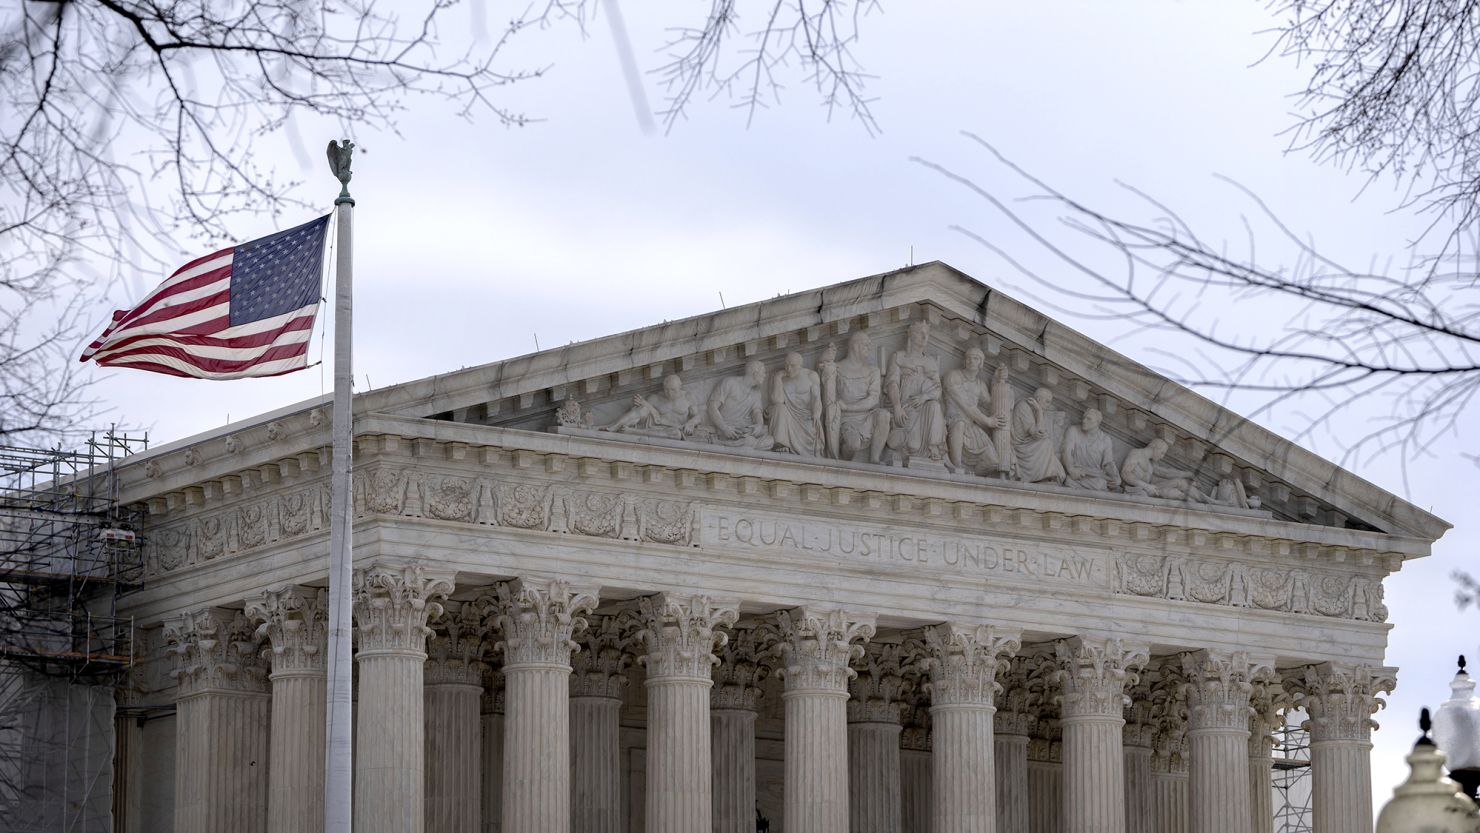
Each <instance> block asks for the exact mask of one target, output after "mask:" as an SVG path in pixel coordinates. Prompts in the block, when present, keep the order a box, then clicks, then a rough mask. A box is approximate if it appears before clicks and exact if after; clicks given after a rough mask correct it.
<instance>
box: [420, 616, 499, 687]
mask: <svg viewBox="0 0 1480 833" xmlns="http://www.w3.org/2000/svg"><path fill="white" fill-rule="evenodd" d="M431 628H432V638H431V639H430V640H428V641H427V664H426V669H425V675H426V677H425V679H426V682H427V684H428V685H437V684H439V683H452V684H457V685H482V676H483V654H484V652H485V651H486V650H487V648H488V643H487V641H486V640H485V637H486V636H487V635H488V625H487V623H486V621H485V619H484V616H483V611H482V610H480V608H479V605H477V604H475V603H473V602H444V603H443V604H442V613H441V615H439V616H437V617H436V618H435V619H432V620H431Z"/></svg>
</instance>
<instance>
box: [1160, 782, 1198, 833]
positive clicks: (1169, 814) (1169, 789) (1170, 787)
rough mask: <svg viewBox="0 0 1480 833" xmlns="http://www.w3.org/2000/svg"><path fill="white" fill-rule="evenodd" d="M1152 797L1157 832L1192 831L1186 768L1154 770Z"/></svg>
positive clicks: (1178, 832)
mask: <svg viewBox="0 0 1480 833" xmlns="http://www.w3.org/2000/svg"><path fill="white" fill-rule="evenodd" d="M1151 797H1152V804H1153V813H1154V815H1155V817H1156V831H1157V833H1190V830H1191V828H1190V826H1189V825H1188V821H1187V772H1186V771H1185V770H1182V771H1177V770H1171V769H1169V770H1166V771H1160V770H1153V771H1152V773H1151Z"/></svg>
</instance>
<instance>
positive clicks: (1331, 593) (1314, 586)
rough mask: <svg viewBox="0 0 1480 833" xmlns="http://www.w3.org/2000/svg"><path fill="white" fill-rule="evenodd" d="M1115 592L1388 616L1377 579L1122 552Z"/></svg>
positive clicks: (1372, 618) (1365, 617) (1370, 618)
mask: <svg viewBox="0 0 1480 833" xmlns="http://www.w3.org/2000/svg"><path fill="white" fill-rule="evenodd" d="M1115 592H1117V593H1123V594H1127V595H1132V596H1146V597H1149V598H1156V599H1170V600H1172V601H1191V602H1203V603H1205V604H1217V605H1229V606H1231V607H1247V608H1255V609H1258V610H1272V611H1277V612H1280V613H1305V614H1312V615H1318V616H1331V617H1337V618H1341V619H1356V620H1358V621H1362V622H1386V621H1387V615H1388V609H1387V605H1385V604H1383V590H1382V581H1381V580H1380V579H1379V578H1377V577H1376V576H1365V575H1352V574H1350V573H1336V572H1329V573H1328V572H1320V571H1317V570H1312V569H1305V568H1300V567H1275V566H1256V565H1249V564H1245V563H1243V562H1240V561H1233V560H1228V561H1214V560H1211V559H1198V558H1188V557H1183V556H1175V555H1151V554H1136V553H1122V554H1121V555H1120V557H1119V558H1118V559H1117V560H1116V562H1115Z"/></svg>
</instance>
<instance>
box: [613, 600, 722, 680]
mask: <svg viewBox="0 0 1480 833" xmlns="http://www.w3.org/2000/svg"><path fill="white" fill-rule="evenodd" d="M739 618H740V607H739V604H738V603H736V602H717V601H715V600H714V599H712V598H710V597H708V596H687V595H683V594H679V593H658V594H656V595H653V596H644V597H642V598H640V599H638V600H637V619H636V621H637V630H636V633H635V635H636V638H637V639H638V640H639V641H640V643H641V644H642V645H643V647H644V648H646V650H647V653H646V654H645V655H643V656H642V657H640V658H639V659H638V662H641V663H642V665H643V667H644V668H646V669H647V675H648V679H649V680H652V679H655V678H673V677H686V678H689V679H702V680H705V681H708V680H710V669H712V668H713V667H714V666H716V665H718V664H719V657H717V656H715V653H714V652H715V651H717V650H719V649H720V648H723V647H724V646H725V643H726V642H728V641H729V637H727V636H726V635H725V633H724V632H723V631H717V630H715V628H718V627H729V626H732V625H734V624H735V621H736V620H737V619H739Z"/></svg>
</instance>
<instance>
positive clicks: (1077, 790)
mask: <svg viewBox="0 0 1480 833" xmlns="http://www.w3.org/2000/svg"><path fill="white" fill-rule="evenodd" d="M1054 647H1055V651H1056V653H1057V655H1058V660H1059V669H1060V670H1059V676H1058V682H1059V689H1060V690H1061V691H1062V692H1063V705H1062V714H1061V716H1060V718H1059V722H1060V725H1061V726H1062V727H1063V730H1064V827H1065V829H1066V830H1070V831H1073V833H1125V752H1124V750H1123V749H1122V748H1121V745H1120V740H1121V731H1122V727H1123V726H1124V725H1125V719H1124V718H1123V717H1122V716H1121V715H1122V709H1123V704H1124V701H1125V686H1126V684H1127V681H1129V683H1130V684H1132V685H1134V684H1135V680H1136V676H1135V674H1134V673H1133V669H1135V668H1138V667H1140V666H1141V665H1144V664H1145V663H1146V660H1147V652H1146V650H1145V649H1144V648H1137V647H1127V646H1125V645H1123V644H1122V643H1121V641H1120V640H1119V639H1101V638H1086V637H1074V638H1073V639H1066V640H1063V641H1061V642H1059V643H1057V644H1056V645H1055V646H1054Z"/></svg>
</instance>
